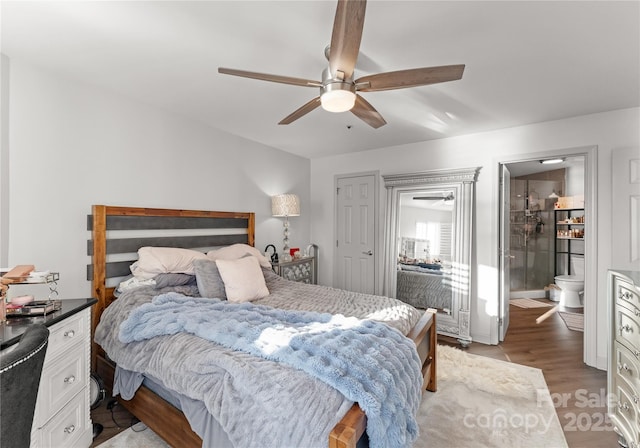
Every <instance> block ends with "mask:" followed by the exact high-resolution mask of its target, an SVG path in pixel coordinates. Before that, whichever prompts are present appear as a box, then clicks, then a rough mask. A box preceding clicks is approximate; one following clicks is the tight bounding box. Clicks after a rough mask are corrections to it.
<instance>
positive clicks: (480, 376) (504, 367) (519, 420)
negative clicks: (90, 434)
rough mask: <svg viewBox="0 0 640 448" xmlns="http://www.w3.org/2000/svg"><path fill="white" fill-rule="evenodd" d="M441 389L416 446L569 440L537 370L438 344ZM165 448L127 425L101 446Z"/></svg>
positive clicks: (426, 404)
mask: <svg viewBox="0 0 640 448" xmlns="http://www.w3.org/2000/svg"><path fill="white" fill-rule="evenodd" d="M437 369H438V391H437V392H435V393H431V392H425V393H424V397H423V399H422V403H421V405H420V410H419V413H418V424H419V426H420V437H419V438H418V440H417V441H416V443H415V444H414V446H413V448H451V447H459V448H465V447H474V448H525V447H531V448H543V447H549V448H564V447H567V442H566V439H565V437H564V433H563V431H562V427H561V426H560V421H559V420H558V416H557V415H556V411H555V408H554V407H553V404H552V400H551V396H550V394H549V389H548V388H547V384H546V382H545V380H544V376H543V375H542V371H541V370H539V369H533V368H530V367H526V366H522V365H519V364H513V363H508V362H504V361H498V360H495V359H491V358H485V357H482V356H476V355H470V354H468V353H466V352H463V351H462V350H459V349H457V348H452V347H448V346H438V363H437ZM142 447H144V448H165V447H167V445H166V444H165V443H164V442H163V441H162V440H161V439H160V438H159V437H158V436H157V435H156V434H154V433H153V431H151V430H150V429H146V430H144V431H139V432H134V431H132V430H131V428H130V429H127V430H126V431H124V432H121V433H120V434H118V435H117V436H115V437H113V438H111V439H109V440H108V441H106V442H104V443H102V444H101V445H99V447H98V448H142Z"/></svg>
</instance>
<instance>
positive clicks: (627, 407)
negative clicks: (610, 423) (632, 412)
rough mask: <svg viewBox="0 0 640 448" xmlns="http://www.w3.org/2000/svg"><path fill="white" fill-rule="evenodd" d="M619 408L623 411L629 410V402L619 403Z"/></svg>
mask: <svg viewBox="0 0 640 448" xmlns="http://www.w3.org/2000/svg"><path fill="white" fill-rule="evenodd" d="M618 409H620V410H621V411H628V410H629V403H627V402H626V401H625V402H624V403H622V404H620V403H618Z"/></svg>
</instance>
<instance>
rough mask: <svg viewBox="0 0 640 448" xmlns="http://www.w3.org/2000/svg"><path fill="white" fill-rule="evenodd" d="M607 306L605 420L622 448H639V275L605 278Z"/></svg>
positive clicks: (614, 273) (621, 273)
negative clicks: (606, 413) (612, 429)
mask: <svg viewBox="0 0 640 448" xmlns="http://www.w3.org/2000/svg"><path fill="white" fill-rule="evenodd" d="M608 294H609V303H611V306H612V310H611V333H612V334H611V338H610V339H611V345H610V350H609V368H608V378H607V379H608V390H609V394H610V395H611V396H613V399H610V400H608V402H609V417H610V419H611V422H612V424H613V427H614V431H615V432H616V434H618V443H619V444H620V446H623V447H626V448H639V447H640V420H639V418H640V272H639V271H622V270H620V271H613V270H610V271H609V274H608Z"/></svg>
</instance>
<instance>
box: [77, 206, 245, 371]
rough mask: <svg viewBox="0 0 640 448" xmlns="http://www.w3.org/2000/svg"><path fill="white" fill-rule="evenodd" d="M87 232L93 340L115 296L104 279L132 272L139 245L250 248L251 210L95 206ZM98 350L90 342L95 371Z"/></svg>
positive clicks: (100, 351) (98, 348) (97, 347)
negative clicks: (226, 210)
mask: <svg viewBox="0 0 640 448" xmlns="http://www.w3.org/2000/svg"><path fill="white" fill-rule="evenodd" d="M87 230H89V231H91V239H90V240H89V241H88V242H87V243H88V244H87V254H88V255H90V256H91V264H90V265H87V280H90V281H91V287H92V291H93V296H94V297H95V298H96V299H97V300H98V303H97V304H96V305H95V306H94V307H93V318H92V322H91V340H92V341H93V334H94V331H95V328H96V326H97V325H98V322H100V317H101V316H102V312H103V311H104V309H105V308H106V307H107V306H109V304H110V303H111V302H113V300H115V297H114V290H115V287H114V286H107V281H108V279H111V278H118V277H124V276H127V275H130V274H131V271H130V269H129V266H131V264H132V263H133V262H135V261H136V258H137V252H138V249H140V248H141V247H144V246H158V247H182V248H186V249H196V248H208V247H215V246H227V245H230V244H235V243H245V244H249V245H251V246H253V245H254V243H255V214H254V213H250V212H238V213H236V212H215V211H202V210H171V209H160V208H140V207H113V206H107V205H94V206H93V207H92V213H91V215H89V216H88V217H87ZM123 258H124V259H123ZM129 258H131V259H129ZM98 353H102V349H101V348H100V346H98V345H96V344H93V346H92V351H91V368H92V369H94V370H95V367H96V356H97V354H98Z"/></svg>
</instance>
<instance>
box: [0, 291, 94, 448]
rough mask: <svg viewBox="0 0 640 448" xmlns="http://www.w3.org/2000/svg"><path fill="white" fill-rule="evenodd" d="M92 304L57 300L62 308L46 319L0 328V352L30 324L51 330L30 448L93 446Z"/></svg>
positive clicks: (20, 321)
mask: <svg viewBox="0 0 640 448" xmlns="http://www.w3.org/2000/svg"><path fill="white" fill-rule="evenodd" d="M94 303H96V300H95V299H69V300H61V305H62V306H61V309H60V310H58V311H54V312H52V313H50V314H47V315H46V316H33V317H9V318H8V320H7V322H3V323H2V324H0V348H1V349H3V350H4V349H7V348H9V347H10V346H11V345H13V344H15V343H16V342H18V341H19V340H20V336H22V333H24V332H25V331H26V329H27V328H28V327H29V326H30V325H32V324H34V323H41V324H44V325H46V326H47V327H48V328H49V346H48V347H47V354H46V356H45V360H44V368H43V371H42V378H41V380H40V389H39V390H38V399H37V402H36V411H35V416H34V420H33V428H32V431H31V447H32V448H33V447H51V446H64V447H77V448H84V447H87V446H89V445H91V441H92V439H93V427H92V424H91V416H90V414H89V364H90V348H91V306H92V305H93V304H94Z"/></svg>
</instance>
